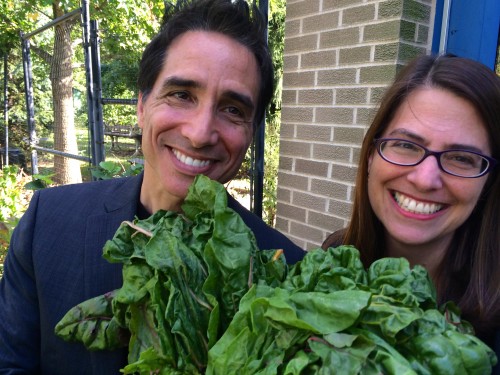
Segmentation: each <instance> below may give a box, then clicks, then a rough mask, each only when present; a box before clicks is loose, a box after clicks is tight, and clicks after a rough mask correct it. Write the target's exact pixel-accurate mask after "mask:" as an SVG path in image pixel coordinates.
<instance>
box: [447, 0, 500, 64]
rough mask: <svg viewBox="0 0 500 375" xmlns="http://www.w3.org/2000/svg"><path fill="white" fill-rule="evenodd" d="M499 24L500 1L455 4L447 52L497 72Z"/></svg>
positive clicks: (462, 0) (459, 1) (461, 0)
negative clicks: (479, 63)
mask: <svg viewBox="0 0 500 375" xmlns="http://www.w3.org/2000/svg"><path fill="white" fill-rule="evenodd" d="M499 24H500V1H499V0H475V1H470V0H453V1H452V2H451V7H450V23H449V28H448V41H447V46H446V52H450V53H453V54H455V55H458V56H463V57H469V58H471V59H474V60H477V61H480V62H482V63H483V64H485V65H487V66H489V67H490V68H491V69H494V66H495V60H496V54H497V49H498V35H499Z"/></svg>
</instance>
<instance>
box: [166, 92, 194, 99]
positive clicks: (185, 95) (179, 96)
mask: <svg viewBox="0 0 500 375" xmlns="http://www.w3.org/2000/svg"><path fill="white" fill-rule="evenodd" d="M168 97H170V98H174V99H178V100H189V98H190V96H189V93H188V92H186V91H175V92H172V93H170V94H168Z"/></svg>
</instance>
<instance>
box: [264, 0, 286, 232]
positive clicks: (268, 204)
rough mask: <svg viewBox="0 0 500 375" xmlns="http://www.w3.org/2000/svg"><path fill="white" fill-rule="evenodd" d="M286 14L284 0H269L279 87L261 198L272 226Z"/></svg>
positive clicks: (268, 135)
mask: <svg viewBox="0 0 500 375" xmlns="http://www.w3.org/2000/svg"><path fill="white" fill-rule="evenodd" d="M285 15H286V1H285V0H271V1H270V2H269V32H268V43H269V48H270V50H271V56H272V59H273V66H274V78H275V82H276V86H275V90H274V95H273V99H272V102H271V105H270V106H269V109H268V111H267V114H266V135H265V140H264V143H265V144H264V192H263V195H264V196H263V201H262V208H263V210H262V212H263V219H264V220H265V221H266V222H267V223H268V224H269V225H271V226H274V222H275V218H276V200H277V199H276V191H277V188H278V166H279V141H280V123H281V91H282V87H283V48H284V41H285Z"/></svg>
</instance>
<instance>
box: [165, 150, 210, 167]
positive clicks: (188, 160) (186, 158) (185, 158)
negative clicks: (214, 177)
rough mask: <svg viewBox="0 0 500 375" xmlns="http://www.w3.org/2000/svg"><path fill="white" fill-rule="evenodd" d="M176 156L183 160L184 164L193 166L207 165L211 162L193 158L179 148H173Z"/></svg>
mask: <svg viewBox="0 0 500 375" xmlns="http://www.w3.org/2000/svg"><path fill="white" fill-rule="evenodd" d="M173 152H174V155H175V157H176V158H177V159H178V160H179V161H181V162H182V163H184V164H187V165H190V166H193V167H198V168H200V167H206V166H207V165H208V164H210V160H199V159H193V158H192V157H190V156H187V155H184V154H182V153H181V152H179V151H178V150H175V149H174V150H173Z"/></svg>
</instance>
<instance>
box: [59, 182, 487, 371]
mask: <svg viewBox="0 0 500 375" xmlns="http://www.w3.org/2000/svg"><path fill="white" fill-rule="evenodd" d="M279 254H280V253H279V251H260V250H259V249H258V248H257V246H256V242H255V238H254V236H253V233H252V232H251V230H250V229H249V228H248V227H246V225H245V224H244V222H243V221H242V219H241V218H240V217H239V215H238V214H236V213H235V212H234V211H233V210H231V209H230V208H228V207H227V195H226V191H225V189H224V188H223V187H222V185H220V184H218V183H217V182H214V181H211V180H209V179H208V178H206V177H203V176H198V177H197V178H196V179H195V182H194V183H193V185H192V186H191V187H190V190H189V193H188V196H187V198H186V200H185V203H184V205H183V214H182V215H181V214H177V213H173V212H158V213H156V214H155V215H153V216H152V217H150V218H149V219H147V220H136V221H135V222H134V223H128V222H127V223H124V224H123V225H122V226H121V227H120V228H119V230H118V231H117V233H116V234H115V236H114V238H113V240H111V241H108V243H107V244H106V246H105V248H104V257H105V258H106V259H108V260H109V261H111V262H120V263H123V286H122V287H121V288H120V289H118V290H116V291H113V292H110V293H108V294H106V295H103V296H99V297H96V298H94V299H91V300H88V301H85V302H83V303H82V304H80V305H78V306H76V307H74V308H73V309H71V310H70V311H69V312H68V313H67V314H66V316H65V317H64V318H63V319H62V320H61V321H60V322H59V324H58V325H57V326H56V333H57V334H58V335H59V336H61V337H63V338H64V339H66V340H71V341H80V342H82V343H83V344H84V345H86V347H87V348H89V349H91V350H94V349H106V348H107V349H113V348H117V347H123V346H128V350H129V358H128V361H129V365H127V366H126V367H125V368H124V369H123V372H124V373H128V374H130V373H141V374H150V373H155V374H202V373H206V374H213V375H215V374H224V375H229V374H239V375H241V374H244V375H251V374H287V375H293V374H326V373H331V372H332V371H335V372H336V373H342V374H359V373H361V374H380V373H384V374H436V373H439V374H489V373H490V372H491V366H492V365H494V364H495V363H496V358H495V355H494V353H493V352H492V351H491V349H489V348H488V347H487V346H486V345H485V344H484V343H483V342H481V341H480V340H478V339H477V338H476V337H474V336H473V332H472V329H471V327H470V326H469V325H468V324H467V323H466V322H463V321H461V320H460V316H459V312H458V310H457V309H456V308H455V307H454V305H453V304H451V303H450V304H447V305H446V306H444V307H443V308H442V309H441V310H438V308H437V305H436V298H435V290H434V287H433V285H432V283H431V281H430V280H429V277H428V274H427V272H426V271H425V270H424V269H423V268H422V267H414V268H410V266H409V264H408V262H407V261H406V260H404V259H394V258H384V259H381V260H379V261H377V262H375V263H374V264H372V266H371V267H370V268H369V269H368V270H365V269H364V268H363V265H362V263H361V261H360V258H359V252H358V250H356V249H355V248H353V247H349V246H341V247H338V248H335V249H334V248H330V249H328V250H327V251H323V250H321V249H317V250H312V251H309V252H308V253H307V255H306V256H305V257H304V259H303V260H302V261H300V262H299V263H297V264H296V265H294V266H292V267H290V268H288V267H287V265H286V264H285V262H284V258H283V256H282V255H279ZM332 369H334V370H332Z"/></svg>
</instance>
